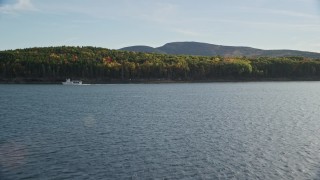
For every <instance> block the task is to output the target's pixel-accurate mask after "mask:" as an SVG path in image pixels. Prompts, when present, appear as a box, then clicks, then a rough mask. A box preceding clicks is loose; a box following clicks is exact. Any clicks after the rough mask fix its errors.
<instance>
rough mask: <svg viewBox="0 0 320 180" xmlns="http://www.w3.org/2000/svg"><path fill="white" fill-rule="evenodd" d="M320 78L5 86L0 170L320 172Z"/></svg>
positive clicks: (41, 175) (229, 175)
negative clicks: (313, 79)
mask: <svg viewBox="0 0 320 180" xmlns="http://www.w3.org/2000/svg"><path fill="white" fill-rule="evenodd" d="M319 109H320V82H265V83H207V84H206V83H204V84H196V83H195V84H136V85H91V86H62V85H0V179H4V180H6V179H9V180H10V179H77V180H78V179H320V156H319V154H320V144H319V143H320V137H319V132H320V119H319V117H320V111H319Z"/></svg>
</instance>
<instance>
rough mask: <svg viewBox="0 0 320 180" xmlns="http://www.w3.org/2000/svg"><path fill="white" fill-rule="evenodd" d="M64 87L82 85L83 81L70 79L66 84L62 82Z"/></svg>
mask: <svg viewBox="0 0 320 180" xmlns="http://www.w3.org/2000/svg"><path fill="white" fill-rule="evenodd" d="M62 84H63V85H82V81H80V80H72V81H71V79H70V78H68V79H66V81H65V82H62Z"/></svg>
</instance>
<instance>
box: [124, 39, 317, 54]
mask: <svg viewBox="0 0 320 180" xmlns="http://www.w3.org/2000/svg"><path fill="white" fill-rule="evenodd" d="M120 50H125V51H135V52H147V53H163V54H174V55H199V56H217V55H220V56H248V57H256V56H268V57H283V56H300V57H308V58H320V53H315V52H307V51H296V50H262V49H256V48H251V47H241V46H222V45H215V44H208V43H200V42H172V43H167V44H165V45H163V46H161V47H157V48H153V47H149V46H130V47H125V48H122V49H120Z"/></svg>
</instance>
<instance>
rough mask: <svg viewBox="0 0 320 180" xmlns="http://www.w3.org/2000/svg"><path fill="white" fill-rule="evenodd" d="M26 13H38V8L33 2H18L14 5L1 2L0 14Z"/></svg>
mask: <svg viewBox="0 0 320 180" xmlns="http://www.w3.org/2000/svg"><path fill="white" fill-rule="evenodd" d="M25 11H37V8H35V6H34V5H33V4H32V2H31V0H17V1H16V3H14V4H4V2H3V1H1V6H0V13H4V14H16V13H19V12H25Z"/></svg>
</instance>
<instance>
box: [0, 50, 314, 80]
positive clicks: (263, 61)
mask: <svg viewBox="0 0 320 180" xmlns="http://www.w3.org/2000/svg"><path fill="white" fill-rule="evenodd" d="M65 78H77V79H86V80H88V81H95V80H99V81H102V82H108V81H112V80H118V81H120V80H125V81H129V80H131V81H135V80H141V81H147V80H187V81H192V80H237V79H240V80H252V79H254V80H259V79H269V78H271V79H275V78H279V79H280V78H286V79H320V60H318V59H308V58H303V57H281V58H271V57H258V58H246V57H220V56H213V57H210V56H179V55H166V54H154V53H140V52H129V51H119V50H109V49H104V48H95V47H46V48H29V49H17V50H8V51H0V79H1V80H2V81H10V80H14V79H25V80H43V81H60V80H64V79H65Z"/></svg>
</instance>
